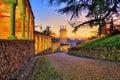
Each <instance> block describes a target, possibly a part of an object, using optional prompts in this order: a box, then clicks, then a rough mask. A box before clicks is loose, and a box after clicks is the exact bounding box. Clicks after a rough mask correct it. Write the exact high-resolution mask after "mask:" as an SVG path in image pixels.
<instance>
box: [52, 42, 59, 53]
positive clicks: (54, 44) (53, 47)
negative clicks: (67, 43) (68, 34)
mask: <svg viewBox="0 0 120 80" xmlns="http://www.w3.org/2000/svg"><path fill="white" fill-rule="evenodd" d="M59 48H60V42H54V43H52V52H53V53H54V52H57V51H59Z"/></svg>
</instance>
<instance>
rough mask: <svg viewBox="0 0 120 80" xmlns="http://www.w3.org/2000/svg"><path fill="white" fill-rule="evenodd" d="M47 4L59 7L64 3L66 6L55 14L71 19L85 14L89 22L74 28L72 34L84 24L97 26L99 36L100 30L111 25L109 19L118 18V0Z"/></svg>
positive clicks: (71, 0) (52, 0)
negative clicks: (65, 15)
mask: <svg viewBox="0 0 120 80" xmlns="http://www.w3.org/2000/svg"><path fill="white" fill-rule="evenodd" d="M49 2H50V4H51V5H61V4H62V3H64V4H65V5H66V6H65V7H64V8H61V9H58V10H57V12H58V13H61V14H64V13H66V14H71V19H73V18H77V17H79V16H80V15H81V14H83V13H87V15H86V17H87V18H89V20H88V21H85V22H83V23H80V24H79V25H77V26H75V27H74V31H73V32H76V31H77V30H78V28H79V27H81V26H83V25H85V24H89V25H90V26H91V27H92V26H93V25H99V36H100V35H101V28H102V27H103V26H105V25H106V24H110V23H111V21H110V20H111V17H114V18H118V17H120V0H49ZM109 21H110V22H109ZM114 21H116V20H113V22H114Z"/></svg>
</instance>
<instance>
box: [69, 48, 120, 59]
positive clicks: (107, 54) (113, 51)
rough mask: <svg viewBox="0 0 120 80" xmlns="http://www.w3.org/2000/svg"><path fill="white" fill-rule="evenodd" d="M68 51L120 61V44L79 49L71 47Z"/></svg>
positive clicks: (73, 53)
mask: <svg viewBox="0 0 120 80" xmlns="http://www.w3.org/2000/svg"><path fill="white" fill-rule="evenodd" d="M68 53H69V54H71V55H76V56H83V57H92V58H97V59H104V60H112V61H120V46H116V47H102V48H90V49H79V50H74V49H70V50H69V52H68Z"/></svg>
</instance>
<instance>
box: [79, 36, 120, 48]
mask: <svg viewBox="0 0 120 80" xmlns="http://www.w3.org/2000/svg"><path fill="white" fill-rule="evenodd" d="M107 46H120V34H119V35H115V36H107V37H102V38H100V39H97V40H94V41H92V42H89V43H87V44H83V45H79V46H78V47H77V48H79V49H80V48H99V47H107Z"/></svg>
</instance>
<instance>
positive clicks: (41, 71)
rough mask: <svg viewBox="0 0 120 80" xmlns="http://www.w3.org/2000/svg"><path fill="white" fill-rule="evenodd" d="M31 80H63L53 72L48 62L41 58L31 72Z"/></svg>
mask: <svg viewBox="0 0 120 80" xmlns="http://www.w3.org/2000/svg"><path fill="white" fill-rule="evenodd" d="M33 72H34V73H33V76H34V79H33V80H63V79H62V77H61V76H60V75H58V73H57V72H56V71H55V69H54V68H53V66H52V65H51V64H50V62H49V61H48V60H47V59H46V58H43V57H40V58H39V59H38V61H37V63H36V66H35V69H34V71H33Z"/></svg>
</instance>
